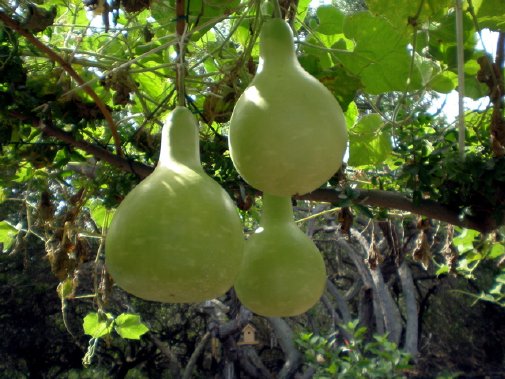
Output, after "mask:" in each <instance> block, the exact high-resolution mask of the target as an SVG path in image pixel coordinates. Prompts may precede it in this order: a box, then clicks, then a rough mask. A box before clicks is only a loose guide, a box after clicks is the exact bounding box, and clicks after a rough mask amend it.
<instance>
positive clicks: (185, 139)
mask: <svg viewBox="0 0 505 379" xmlns="http://www.w3.org/2000/svg"><path fill="white" fill-rule="evenodd" d="M174 164H182V165H184V166H187V167H190V168H191V169H193V170H198V171H200V170H202V166H201V163H200V150H199V138H198V127H197V123H196V119H195V118H194V116H193V114H192V113H191V111H190V110H189V109H188V108H186V107H182V106H178V107H176V108H175V109H174V110H173V111H172V112H171V113H170V115H169V116H168V117H167V120H166V122H165V125H164V126H163V129H162V131H161V150H160V159H159V161H158V165H159V166H164V167H171V166H172V165H174Z"/></svg>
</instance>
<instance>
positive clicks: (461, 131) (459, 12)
mask: <svg viewBox="0 0 505 379" xmlns="http://www.w3.org/2000/svg"><path fill="white" fill-rule="evenodd" d="M455 1H456V8H455V10H456V46H457V62H458V113H459V117H458V150H459V155H460V157H461V158H462V159H464V158H465V104H464V99H465V71H464V65H465V56H464V41H463V0H455Z"/></svg>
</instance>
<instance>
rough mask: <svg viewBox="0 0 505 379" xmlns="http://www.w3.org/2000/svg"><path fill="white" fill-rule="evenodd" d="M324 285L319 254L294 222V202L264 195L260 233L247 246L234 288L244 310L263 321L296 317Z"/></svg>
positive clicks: (322, 267) (324, 276) (321, 261)
mask: <svg viewBox="0 0 505 379" xmlns="http://www.w3.org/2000/svg"><path fill="white" fill-rule="evenodd" d="M325 283H326V269H325V265H324V261H323V259H322V257H321V253H320V252H319V251H318V249H317V247H316V246H315V245H314V243H313V242H312V240H311V239H310V238H309V237H308V236H307V235H305V234H304V233H303V232H302V231H301V230H300V229H298V227H297V226H296V224H295V222H294V221H293V208H292V206H291V198H289V197H281V196H273V195H268V194H264V195H263V214H262V216H261V222H260V227H259V228H258V229H257V230H256V232H255V233H254V234H253V235H252V236H251V237H250V238H249V239H248V240H247V241H246V244H245V250H244V259H243V261H242V267H241V270H240V273H239V276H238V278H237V280H236V282H235V291H236V293H237V296H238V298H239V299H240V301H241V302H242V304H244V305H245V306H246V307H247V308H249V309H250V310H251V311H253V312H255V313H257V314H259V315H262V316H270V317H287V316H296V315H299V314H301V313H303V312H305V311H307V310H308V309H309V308H311V307H312V306H313V305H314V304H315V303H316V302H317V301H318V300H319V298H320V297H321V295H322V293H323V291H324V288H325Z"/></svg>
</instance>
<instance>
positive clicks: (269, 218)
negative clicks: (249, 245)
mask: <svg viewBox="0 0 505 379" xmlns="http://www.w3.org/2000/svg"><path fill="white" fill-rule="evenodd" d="M293 219H294V215H293V206H292V205H291V197H289V196H274V195H269V194H266V193H264V194H263V214H262V216H261V225H262V226H267V225H272V224H289V223H294V220H293Z"/></svg>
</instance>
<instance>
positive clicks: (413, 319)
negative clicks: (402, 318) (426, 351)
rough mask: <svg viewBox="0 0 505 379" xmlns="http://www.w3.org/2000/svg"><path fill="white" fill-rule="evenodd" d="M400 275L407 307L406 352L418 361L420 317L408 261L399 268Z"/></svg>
mask: <svg viewBox="0 0 505 379" xmlns="http://www.w3.org/2000/svg"><path fill="white" fill-rule="evenodd" d="M398 274H399V275H400V280H401V283H402V290H403V296H404V297H405V307H406V312H407V326H406V332H405V347H404V348H405V351H407V353H410V354H412V357H413V358H414V360H417V355H418V346H417V345H418V337H419V336H418V325H419V315H418V309H417V300H416V295H415V294H416V289H415V286H414V279H413V278H412V272H411V271H410V267H409V266H408V263H407V261H405V260H404V261H403V263H402V264H401V265H400V267H398Z"/></svg>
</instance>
